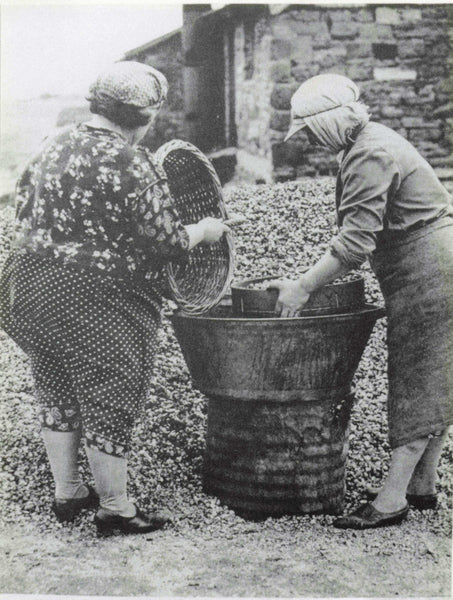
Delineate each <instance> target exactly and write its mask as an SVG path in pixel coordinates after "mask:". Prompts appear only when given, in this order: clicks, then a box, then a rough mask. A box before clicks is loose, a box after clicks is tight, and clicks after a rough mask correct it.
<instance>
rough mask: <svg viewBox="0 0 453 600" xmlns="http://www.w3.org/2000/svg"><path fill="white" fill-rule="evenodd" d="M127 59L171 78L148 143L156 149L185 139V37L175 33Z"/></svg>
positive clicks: (149, 134)
mask: <svg viewBox="0 0 453 600" xmlns="http://www.w3.org/2000/svg"><path fill="white" fill-rule="evenodd" d="M127 57H128V58H129V59H131V60H136V61H139V62H143V63H146V64H149V65H151V66H152V67H155V68H156V69H159V71H162V73H163V74H164V75H165V77H166V78H167V79H168V84H169V86H168V87H169V90H168V97H167V102H166V103H165V104H164V105H163V107H162V109H161V111H160V113H159V115H158V117H157V119H156V122H155V124H154V127H153V128H152V129H151V130H150V132H149V133H148V135H147V136H146V138H145V143H146V144H147V145H148V146H149V147H150V148H151V149H152V150H156V149H157V148H158V147H159V146H161V145H162V144H163V143H165V142H168V141H169V140H171V139H174V138H179V139H185V138H184V102H183V94H184V91H183V60H182V47H181V34H180V33H179V32H178V33H175V34H174V35H172V36H170V37H168V38H167V39H165V40H163V41H162V42H161V43H159V44H156V45H155V46H152V47H150V48H148V49H144V50H143V51H141V52H137V53H134V54H132V53H128V55H127Z"/></svg>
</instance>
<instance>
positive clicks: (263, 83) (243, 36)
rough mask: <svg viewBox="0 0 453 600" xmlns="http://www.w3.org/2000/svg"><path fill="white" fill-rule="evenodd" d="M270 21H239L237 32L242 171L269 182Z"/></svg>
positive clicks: (236, 72) (236, 112) (237, 99)
mask: <svg viewBox="0 0 453 600" xmlns="http://www.w3.org/2000/svg"><path fill="white" fill-rule="evenodd" d="M271 44H272V32H271V29H270V26H269V20H268V18H266V17H261V18H259V19H258V20H257V21H255V20H252V19H249V20H243V21H242V22H240V23H238V24H237V26H236V28H235V35H234V71H235V103H236V107H235V114H236V131H237V148H238V154H237V164H238V170H239V174H241V173H242V174H244V175H245V176H246V177H247V176H249V177H252V178H255V179H260V180H265V181H270V180H271V179H272V170H273V167H272V145H271V140H270V138H269V127H270V116H271V104H270V99H271V93H272V87H273V81H272V79H271V77H270V63H269V56H270V48H271Z"/></svg>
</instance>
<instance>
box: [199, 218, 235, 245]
mask: <svg viewBox="0 0 453 600" xmlns="http://www.w3.org/2000/svg"><path fill="white" fill-rule="evenodd" d="M198 225H200V227H202V228H203V239H202V241H203V242H205V243H207V244H213V243H215V242H218V241H219V240H220V238H221V237H222V235H223V234H224V233H227V232H231V229H230V228H229V227H228V225H226V224H225V223H224V222H223V221H222V219H215V218H214V217H205V218H204V219H202V220H201V221H199V222H198Z"/></svg>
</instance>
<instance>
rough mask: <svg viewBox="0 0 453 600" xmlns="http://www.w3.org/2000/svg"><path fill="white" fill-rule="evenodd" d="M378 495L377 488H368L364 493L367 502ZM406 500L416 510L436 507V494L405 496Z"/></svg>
mask: <svg viewBox="0 0 453 600" xmlns="http://www.w3.org/2000/svg"><path fill="white" fill-rule="evenodd" d="M378 493H379V488H372V487H368V488H367V489H366V491H365V495H366V497H367V499H368V500H374V499H375V498H376V496H377V495H378ZM406 500H407V501H408V503H409V506H412V507H413V508H417V509H418V510H428V509H430V508H436V506H437V496H436V494H406Z"/></svg>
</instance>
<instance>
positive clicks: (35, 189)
mask: <svg viewBox="0 0 453 600" xmlns="http://www.w3.org/2000/svg"><path fill="white" fill-rule="evenodd" d="M15 246H16V248H19V249H23V250H27V251H32V252H34V253H37V254H39V255H41V256H44V257H47V258H51V259H56V260H57V261H59V262H62V263H64V264H73V265H77V266H79V267H86V268H89V269H94V270H96V271H97V272H98V273H103V274H104V275H106V276H107V277H113V278H115V279H120V280H126V281H131V282H134V283H138V284H139V285H141V286H142V285H147V284H149V283H152V284H154V285H153V287H156V288H157V289H158V290H159V291H162V290H161V288H163V277H162V275H163V269H162V267H163V266H164V264H165V263H166V262H167V261H168V260H170V259H171V260H180V259H183V258H184V256H186V255H187V252H188V248H189V238H188V234H187V232H186V230H185V228H184V227H183V225H182V223H181V221H180V220H179V217H178V215H177V213H176V211H175V209H174V207H173V204H172V199H171V197H170V192H169V189H168V185H167V181H166V177H165V173H164V172H163V171H161V170H160V169H158V167H156V165H154V164H153V161H152V156H151V154H150V152H149V151H148V150H147V149H146V148H145V147H142V146H135V147H132V146H131V145H129V143H128V142H127V141H126V140H125V139H124V138H123V137H122V136H121V135H120V134H118V133H115V132H113V131H110V130H107V129H101V128H93V127H90V126H89V125H86V124H82V125H78V126H76V127H73V128H71V129H69V130H66V131H65V132H63V133H62V134H60V135H59V136H58V137H57V138H55V139H53V140H52V141H51V142H50V143H49V144H48V145H47V147H45V148H44V150H43V151H42V152H41V153H40V154H39V155H38V156H37V157H36V158H35V159H34V160H32V162H31V163H30V164H29V165H28V167H27V169H26V170H25V172H24V173H23V175H22V176H21V178H20V180H19V182H18V186H17V192H16V231H15Z"/></svg>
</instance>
